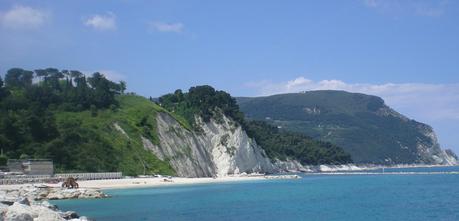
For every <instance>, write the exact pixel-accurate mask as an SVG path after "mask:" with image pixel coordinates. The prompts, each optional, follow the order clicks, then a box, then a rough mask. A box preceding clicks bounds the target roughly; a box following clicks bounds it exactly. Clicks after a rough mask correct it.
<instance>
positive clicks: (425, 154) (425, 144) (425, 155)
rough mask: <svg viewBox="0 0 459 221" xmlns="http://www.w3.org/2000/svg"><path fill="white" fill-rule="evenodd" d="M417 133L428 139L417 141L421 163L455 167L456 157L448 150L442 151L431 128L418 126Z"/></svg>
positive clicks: (422, 125)
mask: <svg viewBox="0 0 459 221" xmlns="http://www.w3.org/2000/svg"><path fill="white" fill-rule="evenodd" d="M418 128H419V132H420V133H421V134H423V135H424V136H425V137H427V138H428V139H419V138H418V139H417V146H416V147H417V150H418V155H419V158H420V159H421V161H422V162H425V163H429V164H443V165H456V164H458V160H457V157H456V156H455V154H454V152H452V151H450V150H442V149H441V148H440V144H439V143H438V138H437V135H436V134H435V132H434V131H433V129H432V127H430V126H428V125H425V124H419V126H418Z"/></svg>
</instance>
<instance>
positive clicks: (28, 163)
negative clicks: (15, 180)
mask: <svg viewBox="0 0 459 221" xmlns="http://www.w3.org/2000/svg"><path fill="white" fill-rule="evenodd" d="M7 167H8V170H9V172H13V173H23V174H26V175H49V176H52V175H54V165H53V161H51V160H48V159H25V160H22V159H20V160H17V159H9V160H8V163H7Z"/></svg>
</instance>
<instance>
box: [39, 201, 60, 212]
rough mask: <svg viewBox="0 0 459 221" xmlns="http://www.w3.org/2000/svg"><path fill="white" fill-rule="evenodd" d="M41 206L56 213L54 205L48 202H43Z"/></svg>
mask: <svg viewBox="0 0 459 221" xmlns="http://www.w3.org/2000/svg"><path fill="white" fill-rule="evenodd" d="M41 206H43V207H46V208H48V209H50V210H54V211H56V210H57V209H58V208H57V206H56V205H53V204H51V203H49V202H48V201H43V202H42V203H41Z"/></svg>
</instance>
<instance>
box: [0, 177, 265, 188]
mask: <svg viewBox="0 0 459 221" xmlns="http://www.w3.org/2000/svg"><path fill="white" fill-rule="evenodd" d="M265 179H266V178H265V177H263V176H227V177H219V178H183V177H173V178H171V179H168V178H157V177H152V178H124V179H112V180H81V181H78V184H79V186H80V188H90V189H124V188H144V187H159V186H172V185H189V184H205V183H224V182H239V181H253V180H265ZM25 185H27V186H30V185H32V184H18V185H0V190H1V189H15V188H19V187H21V186H25ZM34 185H46V186H49V187H60V183H58V184H49V183H44V184H34Z"/></svg>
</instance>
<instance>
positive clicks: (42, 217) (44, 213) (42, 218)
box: [34, 207, 65, 221]
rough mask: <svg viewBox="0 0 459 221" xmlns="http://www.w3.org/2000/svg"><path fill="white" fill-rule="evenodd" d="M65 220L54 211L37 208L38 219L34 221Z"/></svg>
mask: <svg viewBox="0 0 459 221" xmlns="http://www.w3.org/2000/svg"><path fill="white" fill-rule="evenodd" d="M64 220H65V219H64V218H63V217H62V216H61V215H60V214H59V213H58V212H56V211H53V210H51V209H48V208H45V207H39V208H38V217H37V218H36V219H34V221H64Z"/></svg>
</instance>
